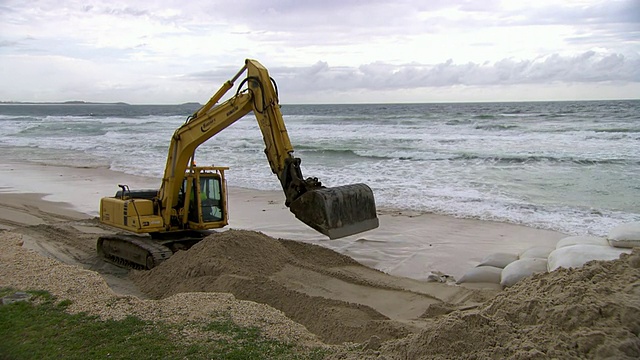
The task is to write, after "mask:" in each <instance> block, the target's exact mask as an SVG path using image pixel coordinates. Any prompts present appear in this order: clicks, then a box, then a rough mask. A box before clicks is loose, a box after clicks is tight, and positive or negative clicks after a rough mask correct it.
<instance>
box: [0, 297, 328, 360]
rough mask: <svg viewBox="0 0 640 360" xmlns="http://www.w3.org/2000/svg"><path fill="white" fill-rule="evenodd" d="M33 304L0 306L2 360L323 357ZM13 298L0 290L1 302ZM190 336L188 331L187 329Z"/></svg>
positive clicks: (209, 329) (244, 333) (236, 336)
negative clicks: (105, 318) (4, 297)
mask: <svg viewBox="0 0 640 360" xmlns="http://www.w3.org/2000/svg"><path fill="white" fill-rule="evenodd" d="M27 292H28V293H29V294H31V295H32V298H31V300H30V301H23V302H16V303H13V304H8V305H0V339H2V340H1V341H0V360H5V359H15V360H20V359H99V358H103V359H136V358H137V359H310V358H313V359H320V358H322V357H323V352H322V351H319V350H308V349H301V348H298V347H296V346H294V345H289V344H284V343H281V342H277V341H273V340H269V339H265V338H264V337H262V336H261V334H260V330H259V329H257V328H244V327H239V326H237V325H235V324H234V323H233V322H231V321H227V320H223V321H213V322H211V323H209V324H203V325H201V327H200V329H201V330H202V333H204V334H205V335H212V336H205V338H204V339H193V338H187V335H183V334H185V333H188V331H185V330H186V329H187V328H192V327H193V324H181V325H175V324H167V323H163V322H151V321H143V320H140V319H138V318H136V317H127V318H126V319H124V320H119V321H115V320H106V321H103V320H100V319H99V318H97V317H95V316H89V315H87V314H83V313H81V314H68V313H66V312H65V309H66V307H67V306H69V305H70V304H71V302H70V301H68V300H62V301H60V302H57V303H56V301H55V300H56V299H55V298H53V297H52V296H51V295H50V294H48V293H47V292H43V291H27ZM13 293H15V291H13V290H11V289H6V288H5V289H0V295H1V296H7V295H11V294H13ZM187 330H188V329H187Z"/></svg>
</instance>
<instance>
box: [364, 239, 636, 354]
mask: <svg viewBox="0 0 640 360" xmlns="http://www.w3.org/2000/svg"><path fill="white" fill-rule="evenodd" d="M639 334H640V249H635V252H634V253H633V254H631V255H622V257H621V259H620V260H615V261H610V262H597V261H594V262H591V263H589V264H588V265H586V266H585V267H583V268H581V269H560V270H558V271H554V272H552V273H549V274H540V275H535V276H534V277H532V278H529V279H526V280H523V281H521V282H520V283H518V284H517V285H515V286H514V287H512V288H510V289H508V290H506V291H504V292H502V293H501V294H499V295H498V296H496V298H495V299H493V300H491V301H489V302H487V303H486V304H485V305H483V306H482V307H481V308H479V309H478V310H477V311H474V312H466V313H463V312H459V311H456V312H452V313H450V314H448V315H445V316H442V317H440V318H437V319H436V321H435V322H434V323H433V324H431V325H429V326H428V327H427V328H426V329H424V330H422V331H421V332H420V333H419V334H416V335H411V336H409V337H407V338H406V339H402V340H399V341H394V342H388V343H386V344H385V345H384V346H383V348H382V349H381V350H382V351H381V353H382V354H384V355H386V356H387V357H388V358H394V359H400V358H403V359H424V358H426V359H431V358H438V359H458V358H468V359H471V358H473V359H495V358H517V359H549V358H558V359H583V358H596V359H604V358H608V359H637V358H640V339H639V337H638V335H639ZM354 357H360V355H354Z"/></svg>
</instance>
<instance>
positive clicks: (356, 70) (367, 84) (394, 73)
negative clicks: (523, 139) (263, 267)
mask: <svg viewBox="0 0 640 360" xmlns="http://www.w3.org/2000/svg"><path fill="white" fill-rule="evenodd" d="M219 75H220V74H218V72H216V73H215V76H216V77H217V76H219ZM194 76H195V77H205V78H207V77H209V78H210V77H212V76H214V73H201V74H199V75H197V74H194ZM271 76H273V77H274V78H275V79H276V80H278V81H279V83H281V84H282V87H283V88H284V87H286V88H287V89H289V90H302V89H305V88H312V89H315V90H349V89H352V90H353V89H368V90H394V89H411V88H421V87H443V86H453V85H467V86H478V85H480V86H494V85H510V84H550V83H556V82H559V83H593V82H624V83H627V82H640V58H639V57H637V56H636V57H635V58H630V57H626V56H624V55H622V54H607V55H604V54H598V53H596V52H594V51H588V52H585V53H583V54H580V55H577V56H561V55H558V54H554V55H551V56H548V57H546V58H541V59H535V60H520V61H516V60H512V59H504V60H501V61H498V62H495V63H493V64H476V63H466V64H455V63H454V62H453V61H452V60H448V61H446V62H444V63H440V64H435V65H423V64H416V63H411V64H404V65H391V64H385V63H371V64H365V65H361V66H359V67H331V66H329V64H327V63H326V62H322V61H319V62H317V63H316V64H314V65H312V66H308V67H299V68H273V69H271Z"/></svg>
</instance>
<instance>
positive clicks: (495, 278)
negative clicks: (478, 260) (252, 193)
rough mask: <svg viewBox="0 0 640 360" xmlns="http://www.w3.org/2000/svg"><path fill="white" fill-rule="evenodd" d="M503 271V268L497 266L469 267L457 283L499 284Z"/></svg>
mask: <svg viewBox="0 0 640 360" xmlns="http://www.w3.org/2000/svg"><path fill="white" fill-rule="evenodd" d="M501 273H502V269H501V268H499V267H495V266H477V267H474V268H471V269H469V271H467V272H466V273H465V274H464V275H462V277H461V278H460V280H458V281H457V282H456V283H457V284H464V283H491V284H499V283H500V274H501Z"/></svg>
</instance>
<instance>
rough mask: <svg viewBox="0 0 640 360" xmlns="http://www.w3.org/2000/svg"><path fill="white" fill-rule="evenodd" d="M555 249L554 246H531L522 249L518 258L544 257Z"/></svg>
mask: <svg viewBox="0 0 640 360" xmlns="http://www.w3.org/2000/svg"><path fill="white" fill-rule="evenodd" d="M553 250H555V248H552V247H548V246H533V247H530V248H528V249H527V250H525V251H523V252H522V253H521V254H520V259H545V260H547V258H548V257H549V254H551V252H552V251H553Z"/></svg>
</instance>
